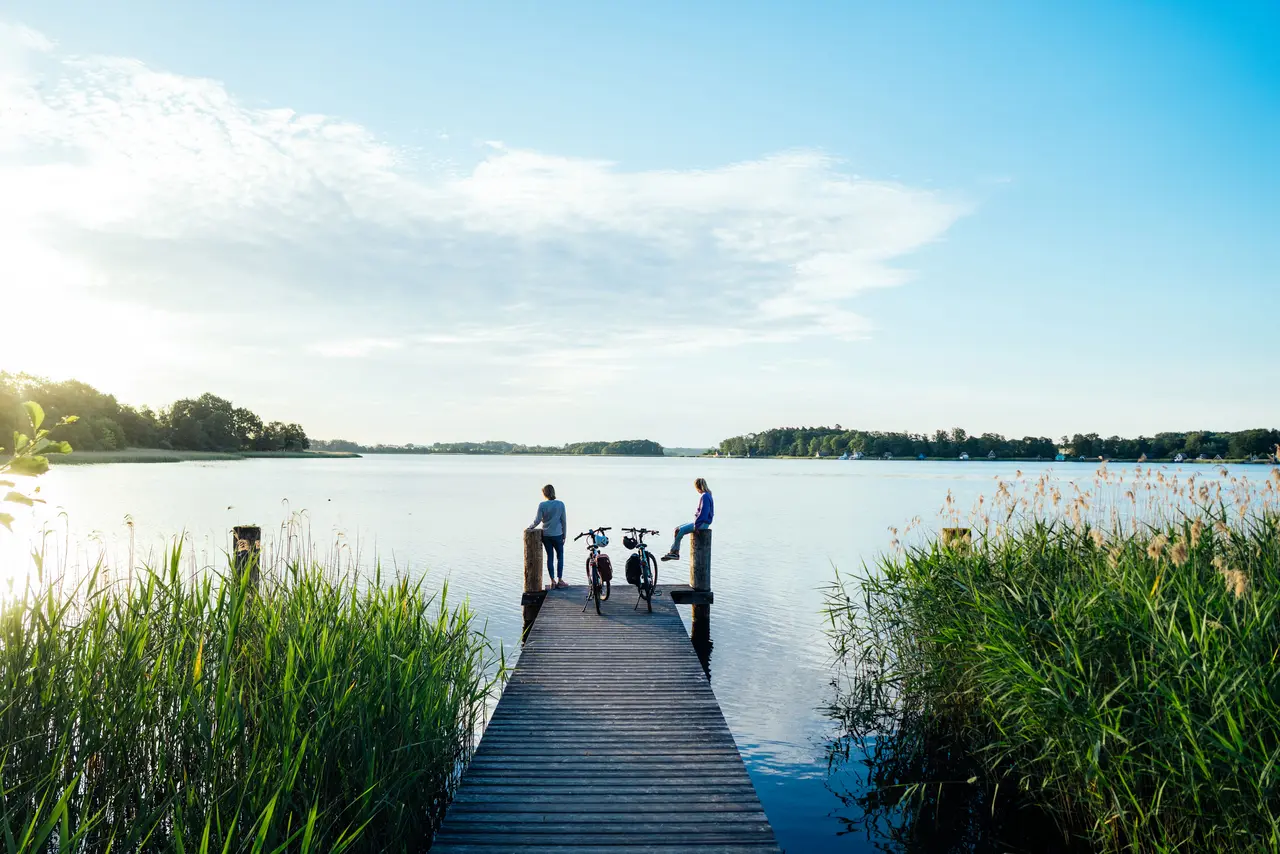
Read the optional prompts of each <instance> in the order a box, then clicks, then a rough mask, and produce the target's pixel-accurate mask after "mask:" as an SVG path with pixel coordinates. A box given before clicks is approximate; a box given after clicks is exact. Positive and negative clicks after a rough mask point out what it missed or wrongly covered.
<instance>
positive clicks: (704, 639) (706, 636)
mask: <svg viewBox="0 0 1280 854" xmlns="http://www.w3.org/2000/svg"><path fill="white" fill-rule="evenodd" d="M689 586H690V587H692V588H693V589H694V590H695V591H698V592H710V591H711V529H710V528H704V529H703V530H700V531H694V532H693V534H692V535H691V536H690V542H689ZM692 640H693V648H694V649H695V650H696V651H697V653H698V659H699V660H700V661H701V662H702V667H703V669H704V670H706V671H707V678H711V606H710V605H698V604H695V605H694V606H693V631H692Z"/></svg>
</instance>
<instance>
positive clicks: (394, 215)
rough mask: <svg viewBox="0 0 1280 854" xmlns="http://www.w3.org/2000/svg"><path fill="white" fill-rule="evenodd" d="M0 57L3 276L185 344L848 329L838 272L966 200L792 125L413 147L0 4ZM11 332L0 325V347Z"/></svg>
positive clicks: (694, 342) (431, 362)
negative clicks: (68, 37) (901, 179)
mask: <svg viewBox="0 0 1280 854" xmlns="http://www.w3.org/2000/svg"><path fill="white" fill-rule="evenodd" d="M0 57H5V59H3V60H0V98H2V99H3V103H0V188H3V191H2V192H0V292H3V294H2V295H3V296H4V297H5V298H6V299H8V298H10V297H12V296H13V295H14V294H17V293H21V292H24V291H29V290H30V289H34V288H45V289H52V290H54V291H57V292H58V293H60V294H62V295H63V296H64V299H68V300H70V301H72V302H75V303H77V304H80V305H89V304H90V301H92V302H93V304H95V305H96V304H101V305H112V306H115V307H116V311H117V312H120V311H123V312H126V313H127V312H130V311H132V309H131V308H130V307H133V306H146V307H147V308H146V311H147V312H149V314H148V315H147V318H148V319H149V321H151V322H154V320H155V318H156V317H164V318H167V319H169V320H170V321H172V328H183V329H185V330H187V331H186V332H184V334H183V335H182V336H181V341H179V342H177V343H175V344H174V346H175V347H178V348H180V349H183V348H185V350H186V351H187V355H188V356H189V357H190V358H191V359H198V358H199V357H200V356H202V355H203V356H207V357H210V358H212V357H215V356H221V355H223V354H225V353H227V352H229V351H230V350H231V349H234V348H235V347H237V346H239V347H252V346H259V345H261V344H263V341H262V339H263V338H264V336H267V337H269V338H270V340H271V343H272V346H277V347H281V348H283V349H284V350H286V351H289V352H294V353H299V354H305V353H312V354H319V355H322V356H324V357H332V358H341V359H344V360H348V361H358V360H360V359H362V358H365V357H371V356H375V355H376V356H378V357H379V360H380V362H386V361H387V360H400V361H401V362H402V363H403V365H404V366H405V370H410V371H420V370H424V369H425V368H426V367H427V366H435V367H436V369H437V371H436V373H435V374H433V375H432V376H433V377H437V378H438V377H441V376H442V371H441V369H442V368H447V369H448V370H449V371H452V372H462V373H468V372H469V375H470V376H471V377H472V378H473V382H472V383H470V393H471V394H472V395H474V396H481V397H482V396H484V395H486V394H496V395H501V394H505V393H507V392H504V391H502V390H501V389H502V387H504V386H509V385H510V383H511V382H512V381H516V382H524V383H527V384H530V386H529V387H530V388H542V389H544V390H554V391H557V392H565V391H568V390H571V389H573V388H574V387H575V384H576V382H577V378H576V372H577V371H580V370H586V369H588V368H589V369H590V373H591V374H592V375H596V374H598V373H599V372H600V371H608V372H610V376H619V377H620V376H624V375H625V374H626V373H627V372H628V371H632V370H635V369H636V366H637V365H639V364H655V363H657V362H660V361H661V360H663V359H680V358H683V357H684V356H685V355H687V354H688V353H690V352H694V351H699V350H706V349H709V348H714V349H729V350H733V349H735V348H737V349H741V348H751V347H758V346H762V345H766V346H767V345H769V344H786V343H793V342H798V341H802V340H814V341H822V340H832V339H835V340H849V339H856V338H859V337H864V336H866V335H867V334H869V331H870V329H871V324H870V322H869V321H868V320H866V319H865V318H863V317H861V316H860V315H859V314H858V313H857V312H856V310H855V306H854V302H855V301H856V297H857V295H858V294H859V293H860V292H862V291H865V290H867V289H870V288H883V287H891V286H896V285H900V284H903V283H904V282H906V281H907V280H908V279H909V274H908V272H907V270H906V269H905V268H904V267H902V266H900V264H901V261H902V259H904V258H905V257H906V256H908V255H910V254H911V253H912V252H913V251H915V250H917V249H919V248H920V247H922V246H924V245H926V244H928V243H930V242H932V241H935V240H938V239H939V238H940V237H941V236H942V235H943V234H944V233H945V232H946V231H947V229H948V228H949V227H950V225H951V224H952V223H953V222H954V221H955V220H956V219H957V218H958V217H960V216H962V215H963V214H964V212H965V208H964V206H963V205H961V204H959V203H957V202H956V201H954V200H950V199H947V198H944V197H942V196H940V195H939V194H937V193H934V192H930V191H924V190H920V189H914V188H911V187H906V186H903V185H900V184H896V183H892V182H882V181H872V180H866V179H863V178H858V177H855V176H853V175H851V174H849V173H848V172H846V171H845V170H844V168H843V165H842V164H841V163H840V162H839V161H837V160H835V159H834V158H831V157H829V156H826V155H824V154H821V153H817V152H812V151H793V152H784V153H781V154H775V155H772V156H768V157H763V158H761V159H759V160H755V161H750V162H744V163H735V164H730V165H726V166H723V167H720V168H715V169H704V170H649V171H628V170H626V169H624V168H622V167H621V166H619V165H618V164H614V163H609V162H606V161H601V160H585V159H577V158H569V157H561V156H556V155H553V154H546V153H539V152H533V151H525V150H521V149H519V148H516V147H511V146H508V145H505V144H503V143H501V142H490V143H487V144H486V146H485V147H484V148H483V150H482V156H481V157H480V159H479V161H478V162H477V163H476V164H475V165H474V167H473V168H471V169H469V170H463V171H461V172H447V171H444V170H440V169H424V168H421V167H419V166H417V165H416V164H417V163H418V162H419V161H420V158H418V157H417V156H415V155H414V153H413V152H404V151H401V150H399V149H397V148H396V147H395V146H393V145H391V144H389V143H387V142H386V141H384V140H382V139H380V138H379V137H378V136H377V135H376V134H375V133H374V132H373V131H371V130H370V129H367V128H364V127H361V126H359V125H356V124H353V123H350V122H346V121H342V120H340V119H335V118H332V117H327V116H320V115H303V114H298V113H295V112H293V111H291V110H287V109H257V108H253V107H249V106H246V105H245V104H243V103H242V102H240V101H238V100H237V99H236V98H235V97H234V95H233V94H232V93H229V92H228V91H227V90H226V89H225V87H224V86H223V85H222V84H221V83H219V82H217V81H214V80H208V79H201V78H193V77H185V76H181V75H178V74H172V73H167V72H164V71H160V70H156V69H153V68H151V67H149V66H147V65H145V64H144V63H141V62H138V61H136V60H131V59H123V58H117V57H100V56H75V55H70V54H67V53H65V52H63V51H61V50H60V49H59V48H58V47H57V45H56V44H54V43H53V42H51V41H50V40H49V39H47V38H45V37H44V36H42V35H40V34H39V33H35V32H32V31H31V30H28V29H25V28H21V27H14V26H3V25H0ZM142 337H145V336H141V337H139V339H138V340H141V338H142ZM6 346H8V349H6ZM121 348H122V349H121V351H120V353H121V355H120V356H119V358H118V359H117V360H116V361H117V362H121V361H123V362H125V363H130V362H131V360H132V365H133V369H134V370H135V371H136V372H140V374H141V375H145V374H146V372H147V371H149V370H152V368H151V367H149V365H148V363H147V362H146V358H149V356H148V354H149V353H150V352H151V351H150V350H149V349H147V348H135V349H132V350H131V349H130V348H129V344H128V343H127V342H122V343H121ZM638 353H643V354H644V356H643V359H638V358H637V354H638ZM22 358H23V353H21V352H19V351H18V349H17V348H16V347H15V346H14V345H12V344H10V345H6V344H5V343H0V363H2V364H16V363H17V362H18V361H20V360H21V359H22ZM115 369H116V370H118V369H119V365H118V364H117V365H116V368H115ZM72 373H76V374H79V375H81V376H84V377H85V378H86V379H91V380H96V381H99V382H102V383H103V384H104V385H107V386H112V385H113V383H112V382H111V380H110V378H108V377H104V376H95V375H94V373H93V366H92V365H91V364H86V367H85V368H84V369H83V370H80V371H72ZM439 381H441V382H444V380H443V379H440V380H439Z"/></svg>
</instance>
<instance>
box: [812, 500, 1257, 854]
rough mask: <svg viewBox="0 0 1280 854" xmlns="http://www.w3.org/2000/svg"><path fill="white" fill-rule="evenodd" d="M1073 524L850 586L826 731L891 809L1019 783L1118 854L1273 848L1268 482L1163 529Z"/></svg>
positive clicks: (902, 565)
mask: <svg viewBox="0 0 1280 854" xmlns="http://www.w3.org/2000/svg"><path fill="white" fill-rule="evenodd" d="M1277 481H1280V478H1277ZM1160 482H1161V483H1164V482H1165V481H1164V480H1163V479H1161V481H1160ZM1122 488H1123V487H1122ZM1146 488H1147V487H1146V486H1145V484H1143V485H1142V486H1141V487H1139V486H1134V487H1133V488H1131V490H1130V492H1126V493H1125V495H1127V496H1129V497H1130V499H1132V500H1133V503H1134V504H1135V506H1136V505H1137V504H1138V503H1139V499H1137V498H1134V496H1133V495H1132V494H1131V493H1137V492H1142V491H1143V490H1144V489H1146ZM1175 489H1181V486H1175ZM1204 489H1205V487H1204V486H1203V485H1202V486H1200V487H1198V488H1197V487H1196V486H1195V485H1194V483H1188V484H1186V490H1185V494H1183V497H1184V498H1185V497H1186V496H1195V495H1200V496H1203V495H1204V493H1203V490H1204ZM1231 490H1232V492H1233V494H1235V495H1237V496H1239V495H1241V494H1242V493H1241V488H1240V485H1239V483H1237V482H1235V481H1233V482H1232V486H1231ZM1044 494H1045V492H1044V490H1043V489H1041V490H1040V495H1044ZM1176 504H1178V502H1176V501H1175V502H1173V503H1171V504H1169V505H1167V509H1170V510H1174V509H1175V507H1174V505H1176ZM1182 504H1183V505H1185V502H1182ZM1055 505H1056V502H1055ZM1038 506H1039V505H1037V507H1038ZM1088 506H1089V505H1088V500H1087V499H1085V500H1084V501H1081V500H1079V499H1078V500H1077V502H1076V503H1075V504H1074V507H1075V508H1076V511H1078V509H1079V508H1081V507H1088ZM1215 508H1216V509H1215ZM1184 509H1185V507H1184ZM1076 511H1069V515H1070V516H1071V519H1074V521H1072V520H1071V519H1059V518H1053V517H1052V516H1051V514H1048V513H1045V512H1043V511H1038V512H1036V513H1034V514H1032V515H1031V516H1029V517H1027V518H1023V519H1022V520H1020V521H1013V520H1010V521H1008V524H1007V525H1006V526H1005V528H1004V529H1003V530H1001V529H1000V528H999V527H998V526H997V525H996V524H995V523H990V525H989V527H988V528H987V534H988V535H987V536H978V537H976V538H975V540H974V543H973V545H972V546H970V547H967V546H964V545H959V546H956V547H946V546H943V545H942V544H941V543H939V542H935V541H930V542H927V543H925V544H923V545H920V546H917V547H914V548H909V549H906V550H903V551H901V552H900V553H898V554H894V555H891V556H889V557H886V558H885V559H883V560H882V561H881V562H880V563H879V565H878V566H875V567H872V568H869V569H868V570H867V571H865V572H864V573H863V574H862V575H861V576H860V577H858V578H843V579H838V580H837V583H836V584H835V585H834V586H833V587H832V589H831V590H830V591H829V595H828V603H827V607H828V616H829V618H830V621H831V623H830V634H831V638H832V641H833V644H834V648H835V651H836V652H837V654H838V655H839V657H840V658H841V660H842V661H843V663H844V665H845V671H844V678H843V682H842V683H841V684H842V693H841V696H840V698H839V702H838V703H837V713H836V717H838V718H840V719H841V720H843V722H844V723H845V726H846V728H847V730H848V731H849V732H850V733H851V734H853V735H854V736H864V737H866V738H863V739H861V740H862V743H864V744H871V745H872V747H873V752H874V753H877V755H875V756H873V757H872V758H873V762H872V763H870V764H872V765H873V766H875V768H876V769H878V770H877V771H876V772H873V775H872V776H873V777H874V776H875V774H876V773H880V774H881V776H882V777H883V778H884V780H887V781H889V783H891V784H892V785H893V786H895V787H897V789H898V791H899V794H901V793H903V792H906V793H912V792H914V793H915V794H916V795H921V794H923V793H928V796H929V797H934V796H935V795H939V796H940V793H941V792H942V790H943V789H944V788H945V787H948V786H950V787H952V788H955V789H957V792H956V795H955V796H956V797H959V798H965V797H968V796H969V795H968V794H967V792H969V791H971V789H972V787H973V786H980V787H983V790H984V791H987V792H992V791H996V790H997V787H1000V786H1003V787H1005V788H1006V790H1007V789H1008V787H1015V788H1016V789H1017V790H1018V791H1019V792H1021V793H1022V794H1023V795H1024V796H1025V797H1026V798H1027V799H1028V800H1030V801H1031V802H1033V803H1034V804H1036V805H1038V806H1039V807H1041V808H1043V809H1044V810H1045V811H1047V812H1048V813H1049V814H1050V815H1051V816H1052V818H1053V819H1054V820H1055V821H1056V823H1057V824H1058V826H1059V827H1060V828H1062V829H1063V831H1064V832H1066V833H1068V834H1071V835H1074V836H1076V837H1077V838H1083V839H1085V840H1087V841H1088V842H1089V843H1090V844H1091V845H1093V846H1096V847H1097V848H1099V849H1102V850H1107V851H1153V852H1155V851H1161V852H1163V851H1197V852H1199V851H1278V850H1280V764H1278V763H1280V514H1277V512H1276V488H1275V484H1274V483H1269V484H1267V485H1266V486H1265V487H1263V488H1258V489H1255V491H1254V497H1253V499H1251V500H1244V499H1239V500H1238V502H1237V504H1236V506H1235V507H1234V508H1230V507H1228V506H1227V503H1226V502H1225V501H1223V502H1222V503H1219V504H1217V505H1215V506H1214V508H1210V509H1204V508H1202V509H1199V510H1192V511H1190V512H1189V513H1184V512H1183V511H1182V510H1178V511H1177V512H1170V513H1167V514H1165V515H1166V516H1167V517H1168V518H1166V520H1165V521H1161V522H1152V523H1151V524H1141V523H1139V524H1134V523H1133V521H1132V519H1129V520H1125V522H1124V523H1123V524H1122V523H1121V522H1120V521H1118V519H1119V518H1123V517H1116V516H1114V515H1113V516H1112V519H1113V520H1115V521H1113V522H1111V523H1109V524H1104V525H1103V526H1102V527H1096V526H1095V524H1093V523H1092V522H1091V521H1090V519H1089V518H1087V514H1086V515H1081V514H1080V513H1079V512H1076ZM991 515H994V514H991ZM1098 517H1102V518H1105V517H1106V514H1105V513H1097V514H1094V521H1096V520H1097V518H1098ZM990 518H991V516H990V515H988V516H987V519H988V522H990ZM1148 518H1151V517H1150V516H1149V517H1148ZM876 734H879V740H880V743H879V744H878V745H877V744H875V742H876V738H875V736H876ZM867 736H869V737H867ZM854 740H855V741H857V740H858V739H856V738H855V739H854ZM939 744H944V745H945V748H944V752H945V753H949V754H950V755H952V756H953V757H962V758H963V761H960V762H959V763H951V764H952V765H953V766H954V765H956V764H959V765H960V766H961V767H965V768H966V769H967V770H966V771H964V772H962V773H961V775H960V776H958V777H957V776H955V775H954V774H952V775H951V776H947V773H948V772H945V771H943V770H941V769H940V768H938V767H934V766H937V765H939V764H946V763H939V762H938V761H937V759H938V757H941V756H943V755H944V752H940V749H939V748H938V745H939ZM930 745H932V746H930ZM895 751H896V755H895V756H886V755H885V754H886V753H890V754H892V753H894V752H895ZM876 763H879V764H878V765H876ZM931 763H932V765H931ZM886 768H887V769H889V772H888V773H882V772H885V769H886ZM968 774H972V776H971V777H968V776H966V775H968ZM872 782H875V781H874V780H873V781H872ZM881 782H883V780H882V781H881Z"/></svg>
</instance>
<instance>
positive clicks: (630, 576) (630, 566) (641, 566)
mask: <svg viewBox="0 0 1280 854" xmlns="http://www.w3.org/2000/svg"><path fill="white" fill-rule="evenodd" d="M622 530H623V531H626V532H627V534H626V535H625V536H624V537H623V538H622V544H623V545H624V546H626V547H627V548H629V549H632V550H633V551H634V552H635V553H634V554H632V555H631V557H629V558H627V583H628V584H634V585H635V586H636V590H637V591H639V593H640V598H639V599H637V600H636V605H635V607H636V608H639V607H640V602H641V601H642V600H643V601H644V602H645V603H646V604H648V606H649V611H650V612H652V611H653V590H654V588H655V587H657V586H658V559H657V558H655V557H654V556H653V552H651V551H649V546H648V545H647V544H646V543H645V541H644V535H645V534H656V533H658V532H657V531H654V530H651V529H649V528H623V529H622ZM631 610H633V611H634V610H635V608H632V609H631Z"/></svg>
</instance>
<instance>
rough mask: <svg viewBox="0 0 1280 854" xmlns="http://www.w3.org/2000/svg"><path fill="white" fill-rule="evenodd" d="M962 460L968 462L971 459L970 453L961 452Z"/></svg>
mask: <svg viewBox="0 0 1280 854" xmlns="http://www.w3.org/2000/svg"><path fill="white" fill-rule="evenodd" d="M960 459H962V460H967V459H969V454H968V453H966V452H961V454H960Z"/></svg>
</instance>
